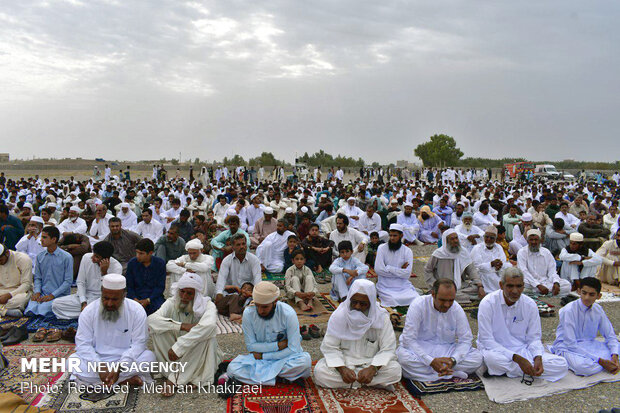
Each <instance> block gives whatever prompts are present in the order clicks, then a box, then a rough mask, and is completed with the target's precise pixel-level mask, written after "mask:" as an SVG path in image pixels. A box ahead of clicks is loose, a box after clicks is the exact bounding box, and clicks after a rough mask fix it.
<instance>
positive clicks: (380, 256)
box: [375, 224, 419, 307]
mask: <svg viewBox="0 0 620 413" xmlns="http://www.w3.org/2000/svg"><path fill="white" fill-rule="evenodd" d="M403 232H404V228H403V227H402V226H401V225H400V224H392V225H390V239H389V241H388V242H387V243H386V244H381V245H380V246H379V248H378V249H377V256H376V258H375V272H376V273H377V293H378V294H379V299H380V300H381V305H382V306H384V307H385V306H387V307H394V306H407V305H409V304H411V302H412V301H413V300H414V299H415V298H417V297H418V296H419V294H418V292H417V291H416V289H415V287H414V286H413V284H411V281H409V278H410V277H411V269H412V268H413V252H412V251H411V249H410V248H409V247H407V246H406V245H404V244H403V243H402V240H403Z"/></svg>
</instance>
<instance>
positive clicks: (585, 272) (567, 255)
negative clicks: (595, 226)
mask: <svg viewBox="0 0 620 413" xmlns="http://www.w3.org/2000/svg"><path fill="white" fill-rule="evenodd" d="M588 257H591V258H590V259H589V260H583V261H582V264H583V268H582V269H581V270H580V269H579V265H573V264H571V262H572V261H581V255H579V254H573V253H571V252H568V250H567V249H566V248H562V251H560V256H559V258H560V261H562V268H561V269H560V276H561V277H562V278H564V279H565V280H569V281H570V280H579V279H581V278H586V277H595V276H596V269H597V268H598V266H599V265H601V264H603V258H602V257H600V256H599V255H597V254H595V253H594V251H592V250H590V249H589V250H588Z"/></svg>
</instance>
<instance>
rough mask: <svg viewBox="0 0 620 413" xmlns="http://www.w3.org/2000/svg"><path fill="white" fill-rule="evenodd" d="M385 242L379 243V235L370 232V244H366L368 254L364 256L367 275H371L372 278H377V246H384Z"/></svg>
mask: <svg viewBox="0 0 620 413" xmlns="http://www.w3.org/2000/svg"><path fill="white" fill-rule="evenodd" d="M384 243H385V241H381V240H380V239H379V233H378V232H376V231H375V232H371V233H370V242H369V243H368V254H366V265H368V268H369V270H368V274H370V275H372V276H373V277H376V276H377V273H376V272H375V258H377V249H378V248H379V245H381V244H384Z"/></svg>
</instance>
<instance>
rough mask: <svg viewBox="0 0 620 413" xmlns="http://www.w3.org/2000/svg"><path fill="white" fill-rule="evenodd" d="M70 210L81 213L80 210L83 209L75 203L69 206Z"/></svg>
mask: <svg viewBox="0 0 620 413" xmlns="http://www.w3.org/2000/svg"><path fill="white" fill-rule="evenodd" d="M69 211H73V212H77V213H78V214H79V213H80V212H82V210H81V209H80V207H77V206H75V205H74V206H72V207H71V208H69Z"/></svg>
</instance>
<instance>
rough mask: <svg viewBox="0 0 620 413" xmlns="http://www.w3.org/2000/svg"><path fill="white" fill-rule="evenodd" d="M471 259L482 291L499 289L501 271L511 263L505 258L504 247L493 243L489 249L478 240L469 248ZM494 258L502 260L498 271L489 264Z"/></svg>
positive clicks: (487, 291) (510, 265)
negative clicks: (482, 288)
mask: <svg viewBox="0 0 620 413" xmlns="http://www.w3.org/2000/svg"><path fill="white" fill-rule="evenodd" d="M471 259H472V261H473V262H474V265H475V266H476V268H477V269H478V274H479V275H480V280H481V281H482V286H483V287H484V291H485V292H486V293H487V294H489V293H491V292H493V291H497V290H499V279H500V277H501V271H503V270H505V269H506V268H507V267H512V264H510V263H509V262H508V260H507V259H506V254H505V253H504V249H503V248H502V247H501V246H500V245H499V244H493V248H491V249H489V248H487V246H486V245H485V243H484V242H480V243H478V245H476V246H475V247H474V248H473V249H472V250H471ZM495 260H500V261H501V262H502V268H501V270H500V271H497V270H496V269H495V267H493V266H491V261H495Z"/></svg>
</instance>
